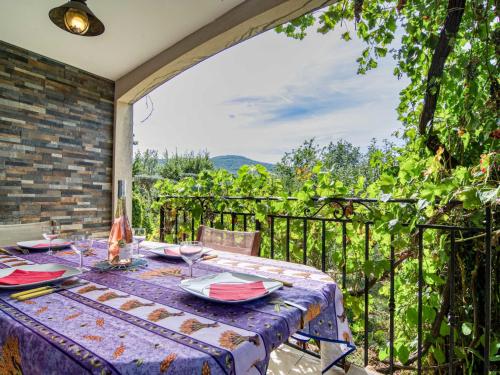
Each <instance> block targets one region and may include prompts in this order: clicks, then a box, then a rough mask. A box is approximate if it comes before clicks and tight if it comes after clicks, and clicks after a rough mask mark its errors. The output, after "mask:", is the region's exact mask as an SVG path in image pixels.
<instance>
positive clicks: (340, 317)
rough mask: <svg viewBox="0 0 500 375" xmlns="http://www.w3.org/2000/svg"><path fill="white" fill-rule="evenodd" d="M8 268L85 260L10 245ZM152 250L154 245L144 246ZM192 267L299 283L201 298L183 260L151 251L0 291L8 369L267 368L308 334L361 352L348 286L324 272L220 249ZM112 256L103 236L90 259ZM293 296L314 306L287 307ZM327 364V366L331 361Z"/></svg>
mask: <svg viewBox="0 0 500 375" xmlns="http://www.w3.org/2000/svg"><path fill="white" fill-rule="evenodd" d="M7 249H8V250H9V252H10V253H11V254H12V256H9V255H5V254H0V268H5V267H9V266H16V265H22V264H32V263H61V264H67V265H73V266H75V265H77V263H78V259H79V255H77V254H76V253H74V252H73V251H71V250H62V251H59V252H55V253H54V255H48V254H47V253H45V252H32V253H30V254H22V253H20V252H18V251H17V250H16V248H15V247H12V248H7ZM145 253H147V252H145ZM216 253H217V254H218V257H217V258H215V259H211V260H207V261H203V262H201V263H198V264H196V265H195V266H194V277H197V276H202V275H207V274H211V273H216V272H221V271H223V270H231V271H239V272H246V273H254V274H259V275H262V276H268V277H273V278H276V279H281V280H286V281H289V282H293V287H285V288H282V289H280V290H279V291H277V292H276V293H273V295H271V296H268V297H266V298H263V299H261V300H258V301H254V302H251V303H247V304H240V305H228V304H217V303H212V302H209V301H205V300H201V299H199V298H197V297H194V296H192V295H190V294H188V293H186V292H184V291H183V290H182V289H180V288H179V281H180V280H181V279H183V278H184V277H185V276H186V275H187V265H185V263H184V262H182V261H175V260H174V261H172V260H166V259H165V258H160V257H157V256H154V255H152V254H148V256H147V259H148V266H147V267H145V268H139V269H134V270H131V271H111V272H97V270H95V269H94V270H92V271H90V272H86V273H85V274H83V275H82V276H81V277H80V278H81V279H83V280H85V281H87V282H89V283H88V284H87V285H85V286H80V287H76V288H73V289H68V290H64V291H61V292H58V293H54V294H50V295H47V296H43V297H39V298H37V299H34V300H28V301H25V302H19V301H14V300H12V299H9V297H8V296H9V295H10V294H11V293H12V292H9V291H3V292H0V373H1V374H3V373H10V372H9V371H12V372H13V373H15V372H16V370H20V371H22V373H25V374H62V373H64V374H80V373H82V374H83V373H93V374H202V375H209V374H211V375H215V374H237V375H239V374H265V373H266V370H267V365H268V362H269V354H270V352H271V351H272V350H274V349H275V348H276V347H278V346H279V345H281V344H282V343H283V342H284V341H286V340H287V339H288V338H289V337H290V336H291V335H293V334H296V333H300V334H302V335H306V336H309V337H315V338H318V339H321V340H325V341H326V342H330V343H332V342H333V343H335V344H334V345H338V347H337V348H336V351H335V352H336V353H338V354H336V355H335V358H331V361H329V362H331V364H333V363H334V362H337V361H338V360H339V359H341V358H342V357H343V356H345V355H347V354H349V353H350V352H352V351H353V350H354V345H353V344H352V337H351V333H350V330H349V326H348V322H347V318H346V314H345V312H344V308H343V301H342V293H341V291H340V289H339V288H338V287H337V285H336V284H335V283H334V282H333V280H332V279H331V278H330V277H329V276H327V275H326V274H324V273H322V272H320V271H318V270H316V269H314V268H312V267H307V266H303V265H299V264H293V263H287V262H281V261H276V260H270V259H265V258H257V257H249V256H243V255H238V254H231V253H225V252H216ZM105 256H106V243H105V242H104V241H99V242H97V243H95V245H94V250H93V251H92V252H91V253H90V254H87V256H86V257H85V265H86V266H92V265H93V264H94V263H96V262H97V261H99V260H102V259H104V258H105ZM276 299H282V300H289V301H293V302H295V303H297V304H300V305H302V306H304V307H306V308H307V312H306V313H302V312H301V311H300V310H299V309H297V308H293V307H285V306H281V307H280V308H279V309H277V308H276V305H275V304H273V303H271V301H273V300H276ZM324 370H326V368H325V369H324Z"/></svg>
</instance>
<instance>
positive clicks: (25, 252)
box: [16, 246, 30, 255]
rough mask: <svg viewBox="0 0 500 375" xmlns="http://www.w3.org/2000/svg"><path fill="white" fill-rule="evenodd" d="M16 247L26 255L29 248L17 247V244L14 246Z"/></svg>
mask: <svg viewBox="0 0 500 375" xmlns="http://www.w3.org/2000/svg"><path fill="white" fill-rule="evenodd" d="M16 249H17V250H19V251H20V252H21V253H23V254H24V255H27V254H29V253H30V252H29V250H28V249H25V248H23V247H19V246H16Z"/></svg>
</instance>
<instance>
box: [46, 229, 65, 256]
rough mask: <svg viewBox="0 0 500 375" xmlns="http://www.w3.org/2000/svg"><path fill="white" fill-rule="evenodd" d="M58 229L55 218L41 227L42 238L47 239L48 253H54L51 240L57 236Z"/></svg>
mask: <svg viewBox="0 0 500 375" xmlns="http://www.w3.org/2000/svg"><path fill="white" fill-rule="evenodd" d="M60 231H61V226H60V225H59V224H58V223H57V222H56V221H55V220H51V221H50V222H49V223H48V224H47V225H45V226H44V227H43V238H45V239H46V240H48V241H49V251H48V254H49V255H52V254H54V252H53V251H52V241H53V240H55V239H57V238H59V233H60Z"/></svg>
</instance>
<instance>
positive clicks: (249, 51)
mask: <svg viewBox="0 0 500 375" xmlns="http://www.w3.org/2000/svg"><path fill="white" fill-rule="evenodd" d="M347 27H349V26H348V25H347ZM339 34H340V31H337V32H333V33H329V34H327V35H321V34H318V33H316V32H314V31H313V30H311V32H310V33H309V35H308V36H307V37H306V38H305V39H304V40H302V41H297V40H293V39H290V38H287V37H285V36H283V35H280V34H276V33H275V32H274V31H273V30H271V31H268V32H266V33H264V34H261V35H259V36H257V37H254V38H252V39H250V40H248V41H246V42H243V43H241V44H239V45H237V46H234V47H232V48H230V49H228V50H226V51H223V52H221V53H219V54H218V55H216V56H214V57H212V58H210V59H208V60H206V61H204V62H201V63H200V64H198V65H196V66H194V67H193V68H191V69H189V70H187V71H186V72H184V73H182V74H180V75H179V76H177V77H175V78H174V79H172V80H171V81H169V82H167V83H165V84H164V85H162V86H161V87H159V88H158V89H156V90H155V91H154V92H153V93H151V94H150V98H151V100H152V102H153V103H154V111H153V113H152V115H151V116H150V117H149V118H148V119H147V121H144V122H143V120H144V118H145V117H147V114H148V113H149V108H148V107H147V105H146V100H145V99H142V100H141V101H139V102H137V103H136V104H135V105H134V134H135V139H136V141H138V145H137V146H136V149H138V150H145V149H146V148H150V149H156V150H159V151H160V152H163V150H165V149H168V150H169V151H170V152H173V151H176V150H177V151H178V152H184V151H191V150H195V151H196V150H202V149H206V150H208V151H209V152H210V154H211V155H212V156H216V155H225V154H237V155H244V156H247V157H250V158H252V159H256V160H259V161H265V162H277V161H279V160H280V159H281V156H282V155H283V154H284V152H286V151H290V150H291V149H293V148H296V147H298V146H299V145H300V144H301V143H302V142H303V141H304V140H305V139H309V138H312V137H315V138H316V140H317V141H318V143H320V144H322V145H324V144H327V143H329V142H330V141H336V140H338V139H340V138H343V139H346V140H348V141H350V142H352V143H353V144H355V145H357V146H360V147H362V148H366V146H367V145H368V144H369V142H370V140H371V139H372V138H377V139H379V140H382V139H383V138H388V139H389V138H391V134H392V133H393V132H394V131H395V130H397V129H398V127H399V124H398V121H397V114H396V110H395V109H396V106H397V104H398V93H399V91H400V90H401V88H403V87H404V85H405V82H404V81H398V80H397V79H396V77H394V76H393V75H392V71H393V69H394V65H393V62H392V59H391V58H390V57H387V58H386V59H385V60H382V61H381V62H380V65H379V67H378V68H377V69H375V70H373V71H370V72H368V73H367V74H366V75H365V76H358V75H357V74H356V70H357V64H356V61H355V60H356V58H357V57H358V56H359V54H360V51H361V50H362V48H363V45H362V44H361V43H360V42H359V41H356V40H352V41H350V42H347V43H346V42H344V41H342V40H340V38H339Z"/></svg>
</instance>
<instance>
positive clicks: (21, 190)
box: [0, 41, 114, 233]
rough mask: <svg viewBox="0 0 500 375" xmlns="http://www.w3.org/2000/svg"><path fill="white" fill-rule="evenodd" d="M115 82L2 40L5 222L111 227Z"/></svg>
mask: <svg viewBox="0 0 500 375" xmlns="http://www.w3.org/2000/svg"><path fill="white" fill-rule="evenodd" d="M113 92H114V83H113V82H112V81H109V80H107V79H104V78H101V77H97V76H94V75H92V74H89V73H87V72H85V71H82V70H79V69H77V68H74V67H72V66H68V65H65V64H62V63H59V62H57V61H53V60H50V59H48V58H45V57H43V56H40V55H37V54H35V53H32V52H29V51H27V50H24V49H21V48H18V47H14V46H12V45H10V44H6V43H4V42H1V41H0V225H1V224H16V223H31V222H38V221H44V220H48V219H54V220H57V221H59V222H60V224H61V226H62V230H63V231H67V232H92V233H96V232H104V231H108V230H109V227H110V221H111V183H112V157H113V155H112V152H113V140H112V137H113V112H114V109H113Z"/></svg>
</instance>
